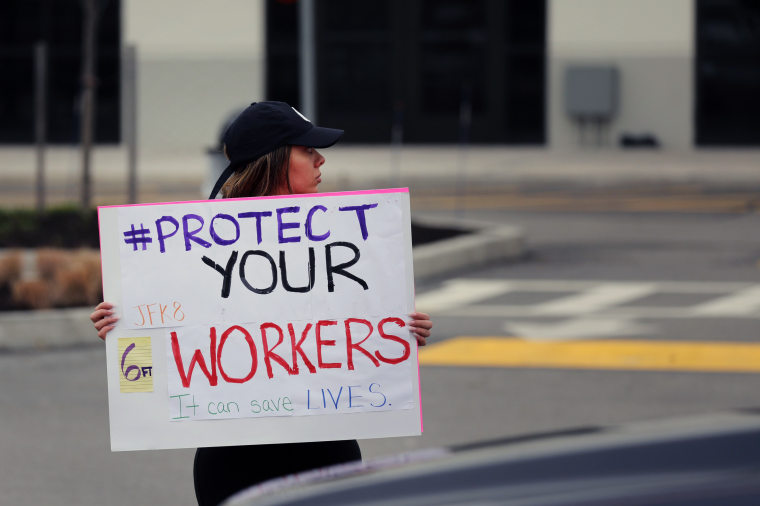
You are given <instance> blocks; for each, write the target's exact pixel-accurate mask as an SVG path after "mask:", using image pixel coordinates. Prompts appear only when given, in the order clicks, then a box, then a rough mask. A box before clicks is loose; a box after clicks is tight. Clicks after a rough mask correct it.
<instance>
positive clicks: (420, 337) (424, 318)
mask: <svg viewBox="0 0 760 506" xmlns="http://www.w3.org/2000/svg"><path fill="white" fill-rule="evenodd" d="M409 316H410V317H411V319H412V320H411V321H410V322H409V323H408V325H409V330H410V331H411V332H412V333H413V334H414V337H415V338H417V344H418V345H420V346H425V344H427V338H428V337H430V329H432V328H433V322H432V321H431V320H430V315H428V314H425V313H416V312H415V313H410V314H409Z"/></svg>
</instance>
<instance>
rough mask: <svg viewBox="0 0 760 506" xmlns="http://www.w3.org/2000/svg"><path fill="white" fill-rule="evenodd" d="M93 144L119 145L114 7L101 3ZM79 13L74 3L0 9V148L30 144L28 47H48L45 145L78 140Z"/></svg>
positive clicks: (113, 0) (22, 1)
mask: <svg viewBox="0 0 760 506" xmlns="http://www.w3.org/2000/svg"><path fill="white" fill-rule="evenodd" d="M99 7H100V16H99V27H98V33H97V41H98V49H97V60H96V73H97V76H98V87H97V90H96V92H97V103H96V120H95V121H96V123H95V124H96V132H95V141H96V142H100V143H111V142H118V141H119V139H120V131H119V128H120V121H121V120H120V113H121V107H120V101H121V98H120V93H121V91H120V74H119V72H120V50H121V49H120V44H121V42H120V41H121V35H120V26H121V23H120V19H119V16H120V2H119V1H118V0H102V1H101V2H100V3H99ZM81 23H82V9H81V5H80V2H79V1H78V0H6V1H4V2H1V3H0V66H2V69H3V72H2V73H0V143H31V142H33V141H34V124H33V121H34V119H33V118H34V102H33V100H34V97H33V94H34V81H33V79H34V75H33V69H34V61H33V58H34V45H35V44H36V43H37V41H45V42H47V44H48V109H47V111H46V113H47V121H48V134H47V136H48V141H49V142H51V143H74V142H78V139H79V109H78V107H77V103H78V100H79V95H80V93H81V89H80V81H81V67H82V64H81V51H82V47H81V45H82V43H81V36H82V24H81Z"/></svg>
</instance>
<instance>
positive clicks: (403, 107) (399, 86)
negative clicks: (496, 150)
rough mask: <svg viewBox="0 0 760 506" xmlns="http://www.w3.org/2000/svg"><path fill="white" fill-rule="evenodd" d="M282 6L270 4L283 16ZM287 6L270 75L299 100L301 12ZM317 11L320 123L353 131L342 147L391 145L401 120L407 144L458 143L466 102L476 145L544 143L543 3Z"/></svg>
mask: <svg viewBox="0 0 760 506" xmlns="http://www.w3.org/2000/svg"><path fill="white" fill-rule="evenodd" d="M276 4H278V5H276ZM281 4H282V2H272V1H270V2H269V3H268V4H267V5H268V6H269V7H270V12H271V9H272V6H274V7H275V8H277V10H278V12H283V11H284V10H285V9H286V8H287V7H285V6H283V5H281ZM286 6H289V8H291V10H290V11H289V14H288V15H289V16H292V18H287V17H285V16H280V17H275V16H271V15H269V14H268V18H267V19H268V25H267V26H268V35H267V44H268V50H267V54H268V61H267V74H268V76H269V77H268V82H269V83H271V82H274V81H276V82H277V83H279V84H278V85H277V89H278V90H281V89H291V90H293V91H292V93H293V97H294V98H296V96H297V92H298V83H297V51H298V36H297V32H296V33H293V32H292V28H293V26H296V25H295V23H294V22H293V21H292V20H296V19H297V4H296V3H295V2H293V3H287V4H286ZM316 8H317V18H316V28H317V51H316V52H317V73H318V76H317V77H318V83H317V84H318V86H317V100H318V115H319V118H318V120H319V122H320V123H323V124H325V125H330V126H336V127H340V128H345V130H346V135H345V138H344V142H388V141H389V140H390V132H391V126H392V124H393V121H394V117H395V118H396V119H397V120H400V119H402V118H403V132H404V141H405V142H423V143H425V142H457V141H458V140H459V139H460V138H461V133H462V132H461V128H460V125H459V116H460V110H461V106H462V104H463V101H464V102H466V103H469V104H470V108H471V111H472V125H471V131H470V134H469V138H470V139H471V140H472V141H473V142H489V143H494V142H495V143H543V142H544V139H545V133H544V130H545V125H544V116H545V112H544V111H545V105H544V102H545V70H544V68H545V48H546V43H545V39H546V36H545V31H546V30H545V23H546V6H545V2H544V1H530V2H525V1H521V0H507V1H505V0H387V1H377V2H357V1H350V0H329V1H325V0H320V1H317V2H316ZM288 19H291V20H290V21H288ZM278 23H282V24H278ZM283 34H287V36H282V35H283ZM273 55H279V56H280V57H279V58H278V59H273ZM284 55H293V56H292V57H291V56H288V58H283V56H284ZM291 61H292V62H293V68H295V70H293V71H291V72H287V70H286V67H287V66H288V65H289V63H288V62H291ZM288 75H291V76H294V78H293V79H291V80H290V81H289V82H285V81H286V80H287V77H285V76H288ZM289 85H293V86H292V87H290V86H289ZM273 89H274V88H273V87H272V85H271V84H270V85H269V87H268V96H269V97H270V98H273V97H272V90H273ZM291 100H293V99H291ZM291 103H292V102H291Z"/></svg>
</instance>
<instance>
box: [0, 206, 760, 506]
mask: <svg viewBox="0 0 760 506" xmlns="http://www.w3.org/2000/svg"><path fill="white" fill-rule="evenodd" d="M467 217H468V218H476V219H482V220H490V221H499V222H505V223H509V224H518V225H521V226H523V227H525V228H526V230H527V232H528V237H529V241H530V250H531V254H530V255H529V256H528V258H526V259H525V261H523V262H519V263H514V264H509V265H494V266H491V267H489V268H484V269H480V270H477V271H467V272H459V273H454V274H452V275H451V276H447V277H446V278H439V279H432V280H428V281H426V282H424V283H420V284H418V286H417V294H418V297H419V299H421V300H424V299H425V298H426V297H427V300H428V301H432V303H431V302H428V303H429V304H431V307H432V308H433V309H431V312H432V313H433V316H434V321H435V326H436V328H435V337H434V339H433V340H432V341H431V346H430V348H429V350H427V351H433V350H435V349H436V346H441V345H445V344H447V343H452V342H455V340H456V339H465V340H466V339H477V338H478V337H479V336H492V337H496V338H499V339H504V340H511V339H515V336H521V337H525V338H527V339H528V340H530V339H535V338H538V337H541V336H537V335H521V332H519V331H520V329H523V330H524V329H526V328H527V329H534V330H535V329H537V328H538V329H541V330H542V331H543V333H544V334H551V331H553V332H554V333H555V334H554V335H555V337H553V338H552V339H554V340H560V341H563V342H572V341H575V340H578V339H584V337H585V338H588V339H592V340H600V341H601V340H610V339H621V338H625V339H636V340H639V341H649V342H658V341H659V342H664V341H667V342H670V341H680V342H716V341H718V342H758V341H760V332H759V331H760V325H758V320H757V318H756V315H757V314H758V313H760V311H756V310H755V307H754V306H753V304H754V302H753V301H754V300H755V299H753V298H752V293H753V292H751V291H750V292H746V291H742V290H743V289H744V288H747V287H750V288H751V287H752V286H754V284H760V269H759V268H758V260H760V238H759V237H760V236H758V234H757V230H758V226H760V214H751V213H747V214H741V213H739V214H723V213H718V214H709V213H701V214H693V213H683V214H669V213H630V214H626V213H618V214H615V213H577V214H573V213H567V212H517V211H504V210H489V211H482V212H470V213H469V214H468V216H467ZM510 280H511V281H513V283H512V285H511V288H509V289H506V290H505V289H504V288H503V287H502V288H500V289H498V290H495V291H494V292H490V295H489V294H486V295H485V296H484V295H483V293H482V292H478V289H472V288H471V287H472V286H478V282H483V281H487V282H494V281H510ZM514 281H522V282H526V281H543V282H544V284H543V285H541V284H540V283H539V284H535V283H534V284H533V285H520V284H519V283H514ZM567 281H572V282H576V284H575V285H568V284H567V283H566V282H567ZM673 281H677V282H682V283H686V284H685V285H678V286H679V287H681V289H680V291H679V290H673V286H672V285H667V284H666V282H673ZM452 282H459V283H460V285H459V288H460V289H459V290H457V291H456V292H457V293H469V294H471V295H469V296H464V297H463V299H462V300H461V301H460V302H459V303H458V304H457V305H456V307H455V308H451V307H448V308H447V307H446V306H445V305H443V306H442V305H439V306H435V294H436V293H439V294H440V293H441V292H442V291H445V290H446V289H447V287H448V286H450V285H449V284H450V283H452ZM563 282H565V285H563V284H562V283H563ZM643 282H646V283H647V287H645V289H642V290H643V291H641V292H640V293H641V294H642V297H641V298H640V299H634V298H632V295H631V296H629V297H628V298H627V299H626V297H625V296H620V297H618V299H617V300H616V301H614V302H615V303H614V304H611V303H610V301H609V300H607V301H605V302H599V300H598V297H597V299H595V300H596V305H594V300H592V299H593V298H590V297H589V296H588V293H587V291H588V290H593V289H594V287H597V286H599V285H602V286H606V287H607V288H606V289H608V290H610V292H609V293H613V294H620V293H623V294H625V293H626V290H630V289H631V285H630V283H643ZM696 282H703V284H701V285H699V286H697V285H696V284H695V283H696ZM626 283H628V284H626ZM704 283H707V284H704ZM468 286H469V287H470V288H467V287H468ZM526 286H528V288H529V289H525V287H526ZM537 286H538V287H539V288H538V289H537V288H536V287H537ZM684 286H686V287H687V288H688V289H684V288H683V287H684ZM531 287H532V288H531ZM541 287H543V288H541ZM621 287H622V288H621ZM696 288H699V289H696ZM638 289H641V286H639V288H638ZM443 293H444V295H445V292H443ZM605 293H606V292H605ZM584 294H586V295H584ZM737 294H738V295H737ZM578 296H584V297H585V298H583V297H582V298H581V299H578V298H577V297H578ZM728 296H738V297H739V298H738V299H737V300H739V302H741V304H743V306H742V307H743V308H744V309H743V312H738V313H737V314H734V315H731V314H725V312H724V313H720V311H718V313H717V314H713V315H712V316H710V315H705V314H702V313H700V314H699V316H697V317H684V316H680V317H679V316H677V314H680V313H679V311H680V312H683V311H686V310H693V309H694V307H699V306H700V305H703V306H702V307H704V304H708V303H709V302H710V301H716V300H719V299H721V298H723V297H728ZM468 297H469V298H468ZM573 297H576V298H575V299H573ZM742 297H743V298H742ZM560 298H565V301H564V304H565V306H564V307H565V308H568V307H569V308H570V310H567V309H566V312H565V313H562V311H561V310H557V307H558V305H557V304H554V306H553V307H554V313H552V312H551V311H549V312H548V314H546V310H545V308H546V304H552V303H553V302H554V303H556V302H557V301H558V299H560ZM439 299H440V297H439ZM444 299H445V297H444ZM573 303H574V304H576V306H575V307H580V306H582V305H583V304H586V306H583V307H584V309H583V311H582V315H581V316H582V317H583V318H581V317H580V316H579V315H578V314H573V313H572V308H573V307H574V306H573ZM637 304H639V305H637ZM741 304H740V305H741ZM579 305H580V306H579ZM559 306H560V307H561V306H562V304H560V305H559ZM550 307H551V306H550ZM637 307H638V308H641V307H643V308H647V307H650V308H660V309H663V308H664V309H668V310H669V311H670V312H667V311H664V312H663V314H661V315H660V317H656V316H655V317H650V316H647V315H642V314H641V312H640V311H639V312H638V313H637V312H636V308H637ZM522 308H524V309H525V315H521V314H520V310H521V309H522ZM541 308H544V309H541ZM621 308H623V309H625V308H628V311H629V312H628V313H626V312H625V311H622V309H621ZM631 308H633V309H631ZM420 309H424V308H423V307H421V308H420ZM759 309H760V308H759ZM489 311H490V312H489ZM500 311H501V313H500ZM542 311H543V313H544V314H541V313H542ZM558 311H559V312H558ZM665 313H667V314H665ZM621 314H623V315H624V316H625V315H626V314H627V315H628V316H627V317H621V316H620V315H621ZM631 314H633V316H630V315H631ZM663 315H664V316H663ZM673 315H676V316H673ZM579 319H580V320H581V321H580V323H578V320H579ZM583 319H585V321H586V326H585V327H584V326H583V324H584V323H583ZM594 319H596V321H600V320H604V321H606V322H608V323H609V322H610V321H611V322H613V323H612V324H610V325H611V326H610V327H609V328H608V330H607V333H606V334H605V333H601V334H600V335H588V336H584V335H583V333H584V329H591V330H588V331H586V332H594V330H593V329H595V328H596V329H598V325H597V326H594V325H592V324H589V321H591V322H592V323H593V321H595V320H594ZM570 323H573V324H574V325H575V326H576V327H575V330H573V327H572V325H570ZM520 325H522V327H521V326H520ZM526 325H527V327H526ZM531 325H532V327H531ZM541 325H543V327H541ZM568 326H569V327H570V328H569V330H568ZM578 329H580V330H578ZM557 335H559V337H556V336H557ZM423 359H424V353H423ZM0 382H2V384H3V388H2V389H1V390H0V399H1V400H2V403H1V404H2V406H3V409H2V423H0V455H1V457H0V463H1V464H2V469H1V470H0V494H1V497H2V499H1V500H0V502H2V503H7V504H18V505H38V504H77V505H96V504H97V505H100V504H114V505H121V504H124V505H127V504H129V505H134V504H191V503H192V502H193V500H194V494H193V489H192V475H191V470H192V456H193V451H192V450H171V451H151V452H126V453H111V452H110V451H109V444H108V422H107V402H106V387H105V354H104V350H103V349H102V347H101V346H99V344H98V343H94V344H93V345H92V346H86V347H81V348H76V349H66V350H58V351H46V352H28V353H10V354H3V355H0ZM757 392H760V374H757V373H747V372H702V371H690V372H687V371H683V370H659V371H649V370H625V369H615V368H608V369H592V368H570V367H526V366H517V367H501V366H498V365H491V366H452V365H434V366H433V365H430V366H423V367H422V397H423V410H424V417H425V433H424V435H423V436H422V437H418V438H396V439H386V440H373V441H362V442H361V446H362V449H363V452H364V454H365V456H366V457H369V458H371V457H373V456H378V455H382V454H388V453H396V452H399V451H405V450H411V449H415V448H424V447H434V446H440V445H447V444H455V443H463V442H472V441H479V440H483V439H489V438H500V437H507V436H514V435H520V434H527V433H533V432H540V431H553V430H561V429H566V428H571V427H580V426H598V425H605V424H610V423H616V422H624V421H633V420H642V419H653V418H662V417H668V416H676V415H678V416H681V415H690V414H697V413H705V412H712V411H720V410H733V409H743V408H750V407H757V406H760V396H758V393H757Z"/></svg>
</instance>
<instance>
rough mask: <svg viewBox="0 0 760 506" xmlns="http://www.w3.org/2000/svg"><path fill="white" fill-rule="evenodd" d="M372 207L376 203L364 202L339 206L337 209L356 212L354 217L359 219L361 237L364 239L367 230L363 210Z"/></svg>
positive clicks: (367, 233) (366, 235) (365, 238)
mask: <svg viewBox="0 0 760 506" xmlns="http://www.w3.org/2000/svg"><path fill="white" fill-rule="evenodd" d="M373 207H377V204H364V205H361V206H346V207H339V208H338V210H339V211H355V212H356V219H357V220H359V228H361V231H362V239H364V240H365V241H366V240H367V237H369V232H368V231H367V219H366V217H365V216H364V211H366V210H367V209H372V208H373Z"/></svg>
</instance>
